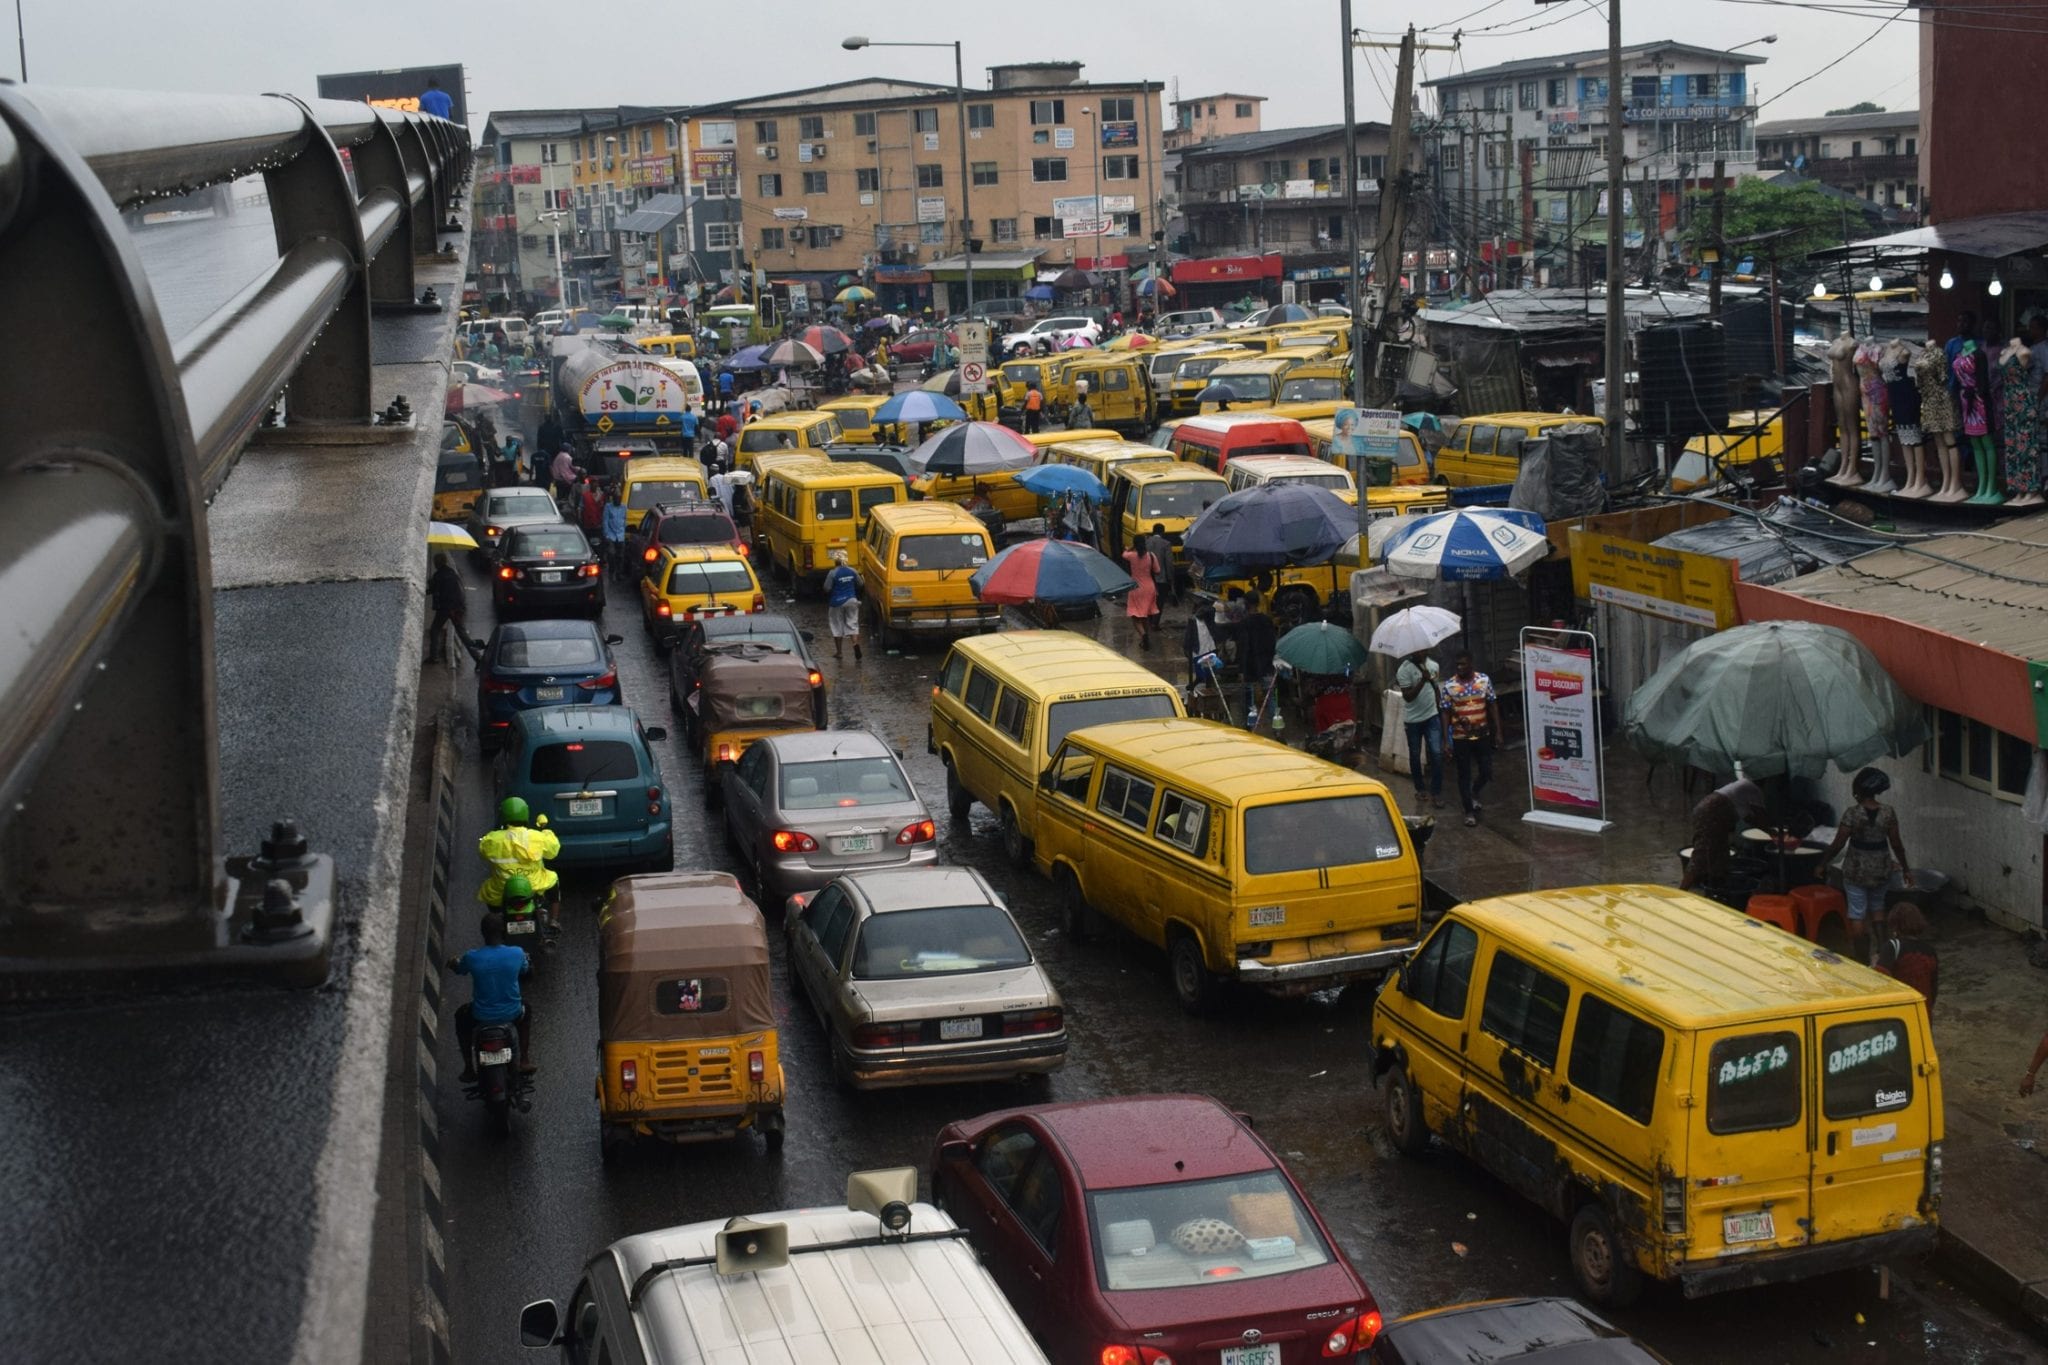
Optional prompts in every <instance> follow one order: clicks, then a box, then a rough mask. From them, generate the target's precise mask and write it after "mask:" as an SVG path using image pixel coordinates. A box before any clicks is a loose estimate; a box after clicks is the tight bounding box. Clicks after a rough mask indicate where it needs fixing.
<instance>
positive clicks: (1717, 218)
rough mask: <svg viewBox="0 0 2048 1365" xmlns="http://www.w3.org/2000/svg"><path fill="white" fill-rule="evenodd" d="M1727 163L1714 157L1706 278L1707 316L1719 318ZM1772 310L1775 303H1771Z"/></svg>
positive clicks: (1725, 263) (1725, 256) (1724, 252)
mask: <svg viewBox="0 0 2048 1365" xmlns="http://www.w3.org/2000/svg"><path fill="white" fill-rule="evenodd" d="M1727 170H1728V163H1727V162H1726V161H1725V160H1723V159H1722V158H1721V157H1718V156H1717V157H1715V158H1714V227H1713V240H1714V273H1713V274H1712V275H1710V276H1709V277H1708V278H1707V316H1708V317H1710V318H1715V319H1719V318H1720V316H1721V277H1722V276H1723V275H1725V274H1727V273H1728V247H1727V244H1726V243H1724V242H1723V241H1722V240H1721V207H1722V204H1723V203H1724V202H1725V200H1726V199H1727V196H1726V195H1725V194H1723V193H1722V190H1721V177H1722V176H1723V175H1724V174H1726V173H1727ZM1771 306H1772V309H1773V311H1775V310H1776V308H1777V305H1776V303H1773V304H1772V305H1771Z"/></svg>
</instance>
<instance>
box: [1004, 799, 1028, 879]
mask: <svg viewBox="0 0 2048 1365" xmlns="http://www.w3.org/2000/svg"><path fill="white" fill-rule="evenodd" d="M1002 824H1003V856H1004V857H1005V858H1008V859H1009V860H1010V863H1011V865H1012V866H1015V867H1029V866H1030V865H1031V841H1030V840H1029V839H1027V838H1025V837H1024V827H1023V826H1021V825H1019V824H1018V823H1017V812H1016V811H1014V810H1012V809H1010V807H1008V806H1004V807H1003V820H1002Z"/></svg>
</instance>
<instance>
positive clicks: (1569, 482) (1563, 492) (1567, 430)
mask: <svg viewBox="0 0 2048 1365" xmlns="http://www.w3.org/2000/svg"><path fill="white" fill-rule="evenodd" d="M1606 455H1607V434H1606V432H1605V431H1604V430H1602V429H1601V428H1600V427H1596V426H1593V425H1591V424H1590V423H1575V424H1573V425H1571V426H1564V427H1553V428H1551V429H1550V430H1548V431H1546V432H1545V433H1544V434H1543V435H1541V436H1539V437H1537V438H1536V439H1535V440H1533V441H1527V442H1525V443H1523V446H1522V461H1521V465H1520V467H1519V469H1518V470H1517V472H1516V474H1515V486H1514V490H1513V491H1512V492H1511V493H1509V494H1508V506H1510V507H1517V508H1520V509H1521V510H1523V511H1525V512H1534V513H1535V514H1536V515H1537V516H1539V517H1542V518H1543V519H1544V520H1545V521H1546V522H1549V521H1557V520H1559V519H1561V518H1569V517H1583V516H1590V515H1592V514H1593V513H1595V512H1602V511H1605V510H1606V509H1607V487H1606V485H1605V484H1603V483H1602V482H1601V481H1600V470H1601V466H1602V464H1603V462H1604V461H1605V459H1606Z"/></svg>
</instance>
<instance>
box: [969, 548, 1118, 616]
mask: <svg viewBox="0 0 2048 1365" xmlns="http://www.w3.org/2000/svg"><path fill="white" fill-rule="evenodd" d="M967 586H968V587H970V588H972V589H973V590H974V595H975V596H976V597H978V598H980V599H981V600H982V601H984V602H998V603H1015V604H1022V603H1026V602H1045V603H1049V604H1052V605H1055V606H1057V605H1062V604H1078V603H1082V602H1093V601H1094V600H1095V599H1096V598H1098V597H1113V596H1115V595H1116V594H1117V593H1121V592H1129V591H1130V590H1131V589H1132V588H1133V587H1135V586H1136V584H1135V583H1133V582H1132V580H1131V576H1130V575H1129V574H1127V573H1125V572H1124V571H1123V570H1122V569H1119V568H1118V567H1117V566H1116V565H1114V564H1112V563H1110V562H1109V560H1108V559H1107V558H1105V557H1104V556H1103V555H1101V554H1100V553H1098V552H1097V551H1095V550H1093V549H1091V548H1089V547H1088V546H1086V545H1082V544H1078V543H1077V542H1075V541H1071V540H1027V541H1024V542H1023V543H1022V544H1019V545H1012V546H1011V547H1010V548H1009V549H1007V550H1005V551H1003V552H1002V553H1001V554H999V555H997V556H996V557H995V558H994V559H991V560H990V561H989V562H988V563H986V564H984V565H982V566H981V567H980V568H978V569H976V570H975V571H974V574H973V576H972V577H970V578H969V579H968V580H967Z"/></svg>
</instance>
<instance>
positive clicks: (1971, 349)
mask: <svg viewBox="0 0 2048 1365" xmlns="http://www.w3.org/2000/svg"><path fill="white" fill-rule="evenodd" d="M1957 340H1958V341H1959V342H1960V343H1961V344H1960V345H1958V346H1957V347H1956V353H1955V355H1954V356H1952V357H1951V358H1950V359H1949V362H1948V373H1949V381H1950V383H1951V384H1952V385H1953V386H1954V387H1955V394H1956V414H1957V416H1958V417H1960V418H1961V420H1962V424H1963V440H1964V441H1966V442H1968V444H1969V447H1970V458H1971V460H1972V461H1973V462H1974V463H1975V464H1976V466H1977V491H1976V492H1975V493H1972V494H1971V495H1970V497H1969V498H1968V499H1967V500H1968V501H1970V502H1977V503H1984V504H1987V505H1989V504H1994V503H2001V502H2004V501H2005V495H2004V494H2003V493H2001V492H1999V491H1998V451H1997V448H1996V447H1994V446H1993V445H1992V444H1991V410H1990V408H1989V407H1988V406H1987V405H1986V404H1985V401H1984V391H1985V389H1986V387H1987V386H1988V383H1989V380H1990V376H1989V375H1988V374H1987V373H1986V372H1985V365H1986V356H1985V355H1984V349H1983V347H1981V346H1979V345H1978V344H1977V339H1976V338H1975V337H1973V336H1962V337H1959V338H1957Z"/></svg>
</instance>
